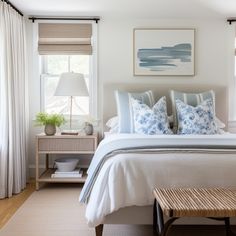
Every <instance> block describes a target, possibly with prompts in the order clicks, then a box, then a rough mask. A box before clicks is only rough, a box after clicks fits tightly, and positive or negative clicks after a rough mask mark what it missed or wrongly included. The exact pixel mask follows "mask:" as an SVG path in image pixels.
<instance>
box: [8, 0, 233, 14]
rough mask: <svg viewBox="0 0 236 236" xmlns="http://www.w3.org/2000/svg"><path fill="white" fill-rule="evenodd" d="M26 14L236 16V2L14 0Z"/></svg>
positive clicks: (195, 0) (228, 0)
mask: <svg viewBox="0 0 236 236" xmlns="http://www.w3.org/2000/svg"><path fill="white" fill-rule="evenodd" d="M11 2H12V3H13V4H14V5H15V6H16V7H17V8H19V9H20V10H21V11H22V12H23V13H24V14H26V15H45V16H46V15H48V16H49V15H51V16H53V15H54V16H86V15H90V16H92V15H93V16H101V17H124V18H128V17H129V18H212V17H214V18H227V17H233V16H235V17H236V0H40V1H39V0H11Z"/></svg>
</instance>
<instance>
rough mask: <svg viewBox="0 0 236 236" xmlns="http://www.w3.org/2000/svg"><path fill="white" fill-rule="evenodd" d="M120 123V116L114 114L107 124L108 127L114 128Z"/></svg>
mask: <svg viewBox="0 0 236 236" xmlns="http://www.w3.org/2000/svg"><path fill="white" fill-rule="evenodd" d="M118 123H119V118H118V116H113V117H111V118H110V119H109V120H108V121H107V123H106V126H107V127H108V128H113V127H115V126H118Z"/></svg>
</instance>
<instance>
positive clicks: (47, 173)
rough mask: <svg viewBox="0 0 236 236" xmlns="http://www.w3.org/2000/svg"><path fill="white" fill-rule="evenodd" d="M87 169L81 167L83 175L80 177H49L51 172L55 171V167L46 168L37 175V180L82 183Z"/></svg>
mask: <svg viewBox="0 0 236 236" xmlns="http://www.w3.org/2000/svg"><path fill="white" fill-rule="evenodd" d="M86 171H87V169H83V172H84V173H83V176H82V177H81V178H51V174H53V173H54V172H55V169H48V170H46V171H45V172H43V174H42V175H41V176H40V177H39V179H38V182H41V183H43V182H45V183H84V182H85V180H86V178H87V174H86Z"/></svg>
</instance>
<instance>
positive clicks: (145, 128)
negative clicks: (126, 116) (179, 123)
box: [131, 97, 172, 135]
mask: <svg viewBox="0 0 236 236" xmlns="http://www.w3.org/2000/svg"><path fill="white" fill-rule="evenodd" d="M131 104H132V109H133V121H134V131H135V133H138V134H148V135H154V134H172V131H171V129H170V127H169V122H168V116H167V108H166V97H162V98H160V99H159V101H158V102H157V103H156V104H155V105H154V106H153V107H152V108H150V107H149V106H147V105H146V104H144V103H142V102H140V101H138V100H136V99H131Z"/></svg>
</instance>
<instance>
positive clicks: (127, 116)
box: [115, 90, 154, 133]
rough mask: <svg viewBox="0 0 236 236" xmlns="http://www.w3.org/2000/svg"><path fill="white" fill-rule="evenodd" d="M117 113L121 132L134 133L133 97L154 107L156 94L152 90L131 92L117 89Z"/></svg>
mask: <svg viewBox="0 0 236 236" xmlns="http://www.w3.org/2000/svg"><path fill="white" fill-rule="evenodd" d="M115 98H116V106H117V114H118V117H119V130H118V132H119V133H134V124H133V110H132V103H131V98H134V99H137V100H139V101H140V102H142V103H144V104H146V105H148V106H149V107H153V105H154V96H153V93H152V91H151V90H149V91H146V92H143V93H129V92H125V91H119V90H116V91H115Z"/></svg>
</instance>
